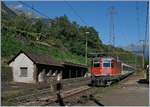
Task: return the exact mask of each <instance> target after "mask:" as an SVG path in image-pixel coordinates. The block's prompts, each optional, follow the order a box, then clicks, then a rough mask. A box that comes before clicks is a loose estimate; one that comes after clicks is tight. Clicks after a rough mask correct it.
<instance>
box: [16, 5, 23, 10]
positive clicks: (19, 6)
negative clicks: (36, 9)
mask: <svg viewBox="0 0 150 107" xmlns="http://www.w3.org/2000/svg"><path fill="white" fill-rule="evenodd" d="M22 7H23V5H22V4H19V5H15V6H14V8H15V9H20V8H22Z"/></svg>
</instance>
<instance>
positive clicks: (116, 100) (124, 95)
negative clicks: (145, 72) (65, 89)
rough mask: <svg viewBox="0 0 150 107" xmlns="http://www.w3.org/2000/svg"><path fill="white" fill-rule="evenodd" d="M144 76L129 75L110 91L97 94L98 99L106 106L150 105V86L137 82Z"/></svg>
mask: <svg viewBox="0 0 150 107" xmlns="http://www.w3.org/2000/svg"><path fill="white" fill-rule="evenodd" d="M142 78H143V76H141V75H139V74H138V75H135V74H134V75H132V76H130V77H128V78H127V79H125V80H123V81H121V82H120V83H119V84H118V86H117V87H115V88H113V89H111V90H110V91H108V90H107V92H104V93H103V94H97V95H96V96H97V97H96V98H98V99H97V101H98V102H99V103H100V104H102V105H105V106H148V105H149V86H148V85H147V84H138V83H137V81H138V80H139V79H142ZM89 104H90V103H89ZM93 104H94V103H91V104H90V105H93ZM94 105H95V104H94Z"/></svg>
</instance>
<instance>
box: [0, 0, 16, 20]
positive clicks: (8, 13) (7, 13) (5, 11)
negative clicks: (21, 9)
mask: <svg viewBox="0 0 150 107" xmlns="http://www.w3.org/2000/svg"><path fill="white" fill-rule="evenodd" d="M1 12H2V13H1V14H2V19H7V20H10V19H13V18H14V17H15V16H16V13H15V12H14V11H12V10H11V9H10V8H8V7H7V6H6V5H5V4H4V2H2V1H1Z"/></svg>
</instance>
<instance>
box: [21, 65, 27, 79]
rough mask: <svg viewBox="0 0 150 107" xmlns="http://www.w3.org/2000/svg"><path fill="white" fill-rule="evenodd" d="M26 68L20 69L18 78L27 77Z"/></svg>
mask: <svg viewBox="0 0 150 107" xmlns="http://www.w3.org/2000/svg"><path fill="white" fill-rule="evenodd" d="M27 73H28V68H27V67H21V68H20V77H27Z"/></svg>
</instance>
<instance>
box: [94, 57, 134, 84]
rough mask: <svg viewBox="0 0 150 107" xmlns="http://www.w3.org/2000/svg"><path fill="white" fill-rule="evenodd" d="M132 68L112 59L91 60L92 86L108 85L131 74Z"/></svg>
mask: <svg viewBox="0 0 150 107" xmlns="http://www.w3.org/2000/svg"><path fill="white" fill-rule="evenodd" d="M133 71H134V68H133V67H131V66H129V65H127V64H124V63H122V62H121V61H119V60H117V59H115V58H113V57H99V58H93V60H92V67H91V75H92V76H91V77H92V78H91V83H92V85H110V84H111V83H112V82H114V81H119V80H120V79H121V77H123V76H125V75H128V74H130V73H133Z"/></svg>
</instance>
